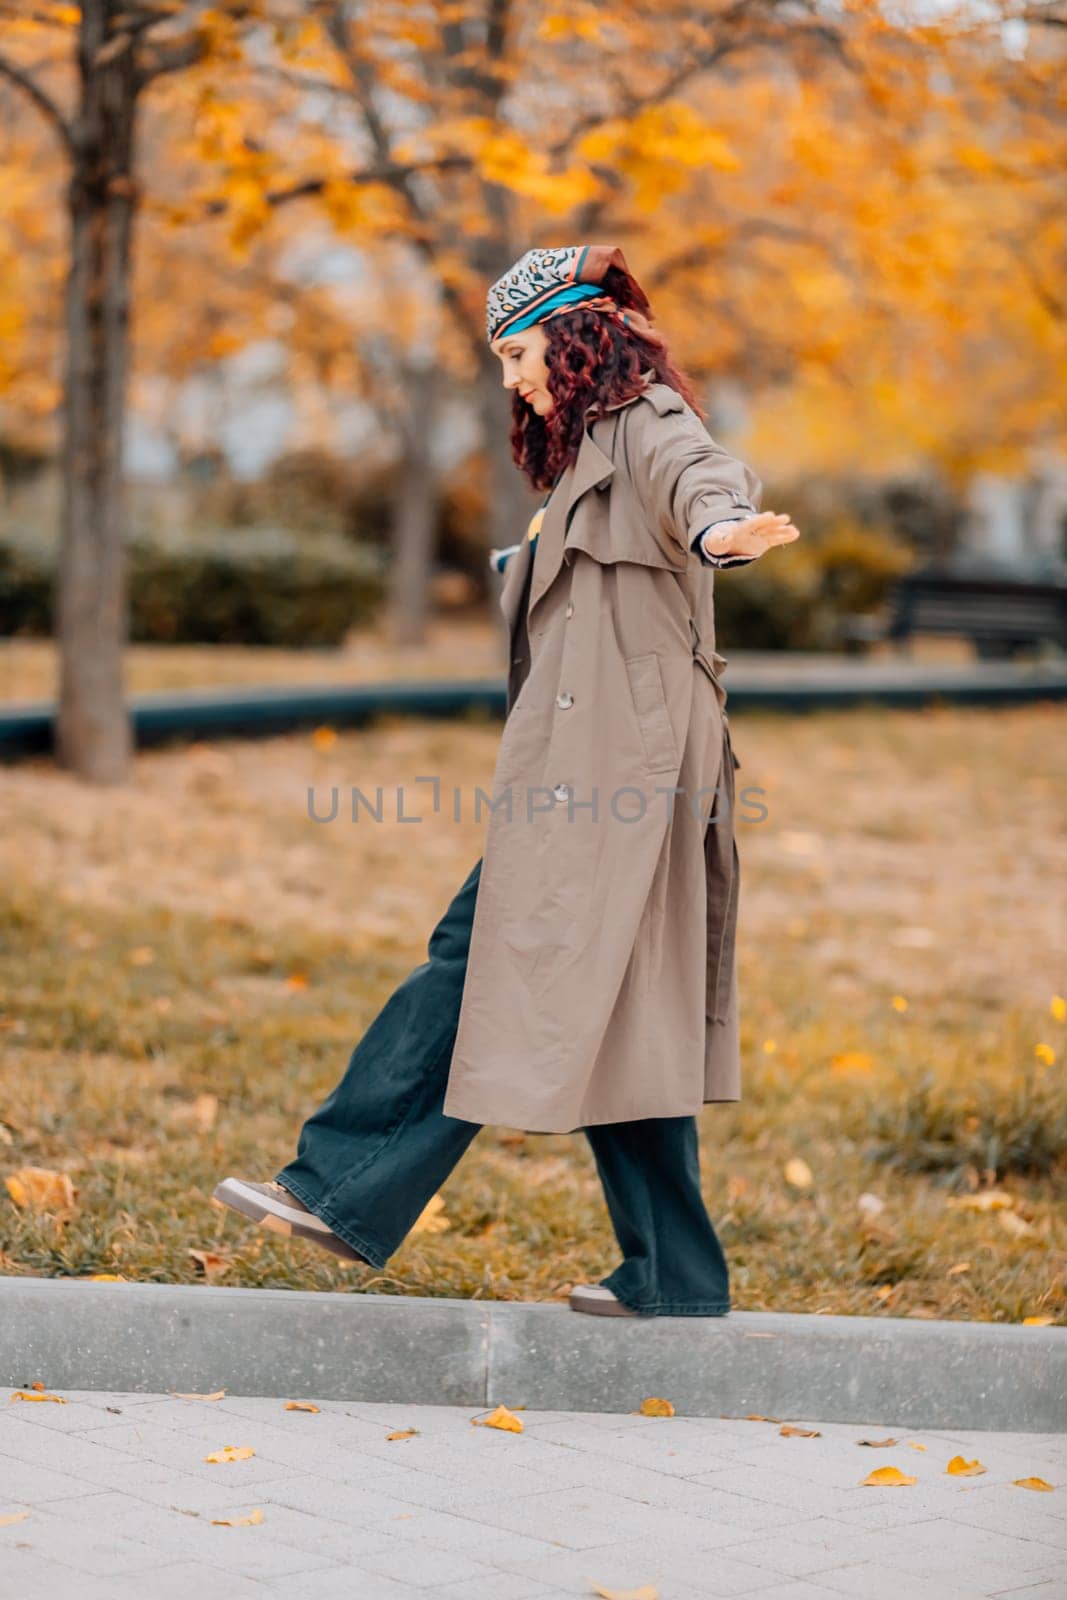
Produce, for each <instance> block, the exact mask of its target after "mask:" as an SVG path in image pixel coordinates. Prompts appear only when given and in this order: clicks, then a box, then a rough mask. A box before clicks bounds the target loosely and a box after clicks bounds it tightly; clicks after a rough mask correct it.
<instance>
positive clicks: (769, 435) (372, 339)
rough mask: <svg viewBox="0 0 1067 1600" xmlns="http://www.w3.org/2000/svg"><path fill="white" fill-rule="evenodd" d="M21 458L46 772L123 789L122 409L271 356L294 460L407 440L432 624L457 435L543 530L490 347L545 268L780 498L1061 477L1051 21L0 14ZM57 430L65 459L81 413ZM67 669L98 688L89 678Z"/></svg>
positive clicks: (3, 345) (835, 14) (404, 572)
mask: <svg viewBox="0 0 1067 1600" xmlns="http://www.w3.org/2000/svg"><path fill="white" fill-rule="evenodd" d="M0 24H2V40H3V43H2V48H0V117H2V118H3V122H4V133H5V138H4V144H3V154H2V156H0V163H2V178H3V181H2V183H0V328H2V330H3V335H4V337H3V340H2V341H0V351H2V353H0V433H2V434H3V435H4V437H5V438H6V439H7V440H8V441H16V442H17V443H18V445H19V447H20V448H25V449H38V450H40V449H59V451H60V452H61V456H62V467H63V472H64V492H63V497H62V510H61V520H62V528H61V534H62V541H63V552H64V553H63V556H62V558H61V562H60V574H59V605H58V612H59V623H58V628H59V637H60V642H61V650H62V656H63V661H64V667H63V671H62V675H61V685H60V720H59V731H60V741H59V745H60V749H59V754H60V759H61V761H62V762H63V763H64V764H66V765H69V766H71V767H72V768H74V769H75V770H77V771H79V772H81V773H82V774H83V775H85V776H87V777H92V778H95V779H96V780H98V781H118V780H121V778H122V776H123V774H124V772H125V771H126V765H127V761H128V755H129V748H130V746H129V738H128V728H127V725H126V722H125V715H124V711H123V699H122V672H121V655H122V645H123V627H124V623H123V616H124V603H125V602H124V577H125V575H124V566H123V557H122V533H123V527H124V519H125V500H124V495H123V485H122V473H121V461H122V443H123V437H124V425H125V418H126V413H127V408H128V406H132V407H133V408H134V409H135V410H136V411H137V412H138V413H139V414H141V415H143V416H145V417H146V418H151V419H155V420H157V421H160V420H163V421H166V419H168V418H169V417H170V416H171V415H172V413H173V412H174V410H175V407H176V405H177V401H178V397H179V395H180V392H181V387H182V385H183V384H185V383H187V382H188V381H189V380H191V379H194V378H196V377H197V376H198V375H203V374H205V373H207V372H211V371H213V370H215V369H217V368H218V367H219V366H220V365H224V364H225V363H226V361H227V360H228V358H231V357H233V356H235V355H236V354H238V353H240V352H242V351H245V350H247V349H249V348H251V347H253V346H255V345H256V344H257V343H258V342H259V341H264V340H269V341H273V342H274V343H275V344H276V345H277V347H278V348H279V349H280V350H281V351H282V352H283V354H284V363H285V372H284V377H285V380H286V381H287V383H288V384H289V385H290V387H291V391H292V393H293V394H294V396H296V397H297V402H298V405H299V413H300V415H299V425H300V433H301V438H302V440H303V441H304V442H305V443H313V444H314V445H316V446H318V447H322V448H326V449H332V450H336V451H338V452H340V453H343V451H344V448H345V446H344V442H343V439H342V438H341V437H340V436H339V434H338V430H337V422H336V411H335V408H336V405H337V402H338V400H339V399H340V398H345V399H350V398H351V397H353V396H360V397H363V398H365V399H366V400H367V401H368V402H369V403H370V405H371V406H372V408H373V410H374V413H375V415H376V417H377V419H378V421H379V424H380V427H381V429H382V430H383V432H384V434H385V435H386V436H387V437H389V438H390V439H392V440H393V441H394V442H395V447H396V452H397V454H398V456H399V461H400V470H399V471H398V473H397V474H396V480H395V481H396V485H397V487H396V492H395V503H394V505H393V516H392V527H393V552H392V554H393V560H392V564H391V579H390V581H391V584H392V590H391V604H392V611H393V615H394V617H395V621H396V628H397V634H398V637H399V638H400V639H401V640H404V639H410V638H415V637H418V633H419V629H420V627H421V625H422V621H423V618H424V617H425V614H426V609H427V603H428V600H427V597H428V592H429V571H430V566H431V560H432V556H433V545H434V538H435V529H436V527H437V525H438V516H437V508H438V503H439V500H440V496H441V491H442V465H441V462H440V460H439V459H438V457H437V456H436V455H435V452H434V449H433V441H434V439H435V437H436V436H437V435H438V433H439V431H440V428H441V425H442V418H443V416H444V415H445V412H446V410H447V407H448V406H449V405H451V404H452V403H453V402H454V400H455V399H456V397H457V395H458V396H460V397H461V398H463V399H465V400H466V402H467V404H468V408H469V410H470V411H471V413H472V415H473V417H474V419H475V421H476V423H477V433H478V436H479V437H480V440H481V451H480V456H479V457H478V462H479V470H481V471H483V472H484V483H483V489H484V504H485V506H486V508H487V510H486V518H485V521H486V527H485V537H486V542H487V543H489V542H495V543H498V544H502V543H507V542H509V540H510V538H511V537H512V536H513V529H514V527H515V525H516V523H517V522H518V520H519V519H520V518H521V516H522V513H523V509H524V507H525V505H526V492H525V489H524V486H523V484H522V482H521V480H520V479H519V476H518V474H517V473H516V472H515V470H514V467H513V465H512V463H511V460H510V455H509V451H508V445H507V410H506V405H505V398H504V396H503V395H502V393H501V389H500V374H499V369H498V365H497V362H496V360H495V357H493V356H492V355H491V354H490V353H489V352H488V350H487V347H486V344H485V339H484V328H483V306H484V293H485V289H486V286H487V284H488V283H489V282H490V281H491V280H492V279H493V278H494V277H495V276H496V275H497V274H498V273H499V272H500V271H502V270H503V269H504V268H505V267H506V266H507V265H508V264H509V263H510V262H511V261H512V260H513V259H514V258H515V257H516V256H517V255H518V254H520V253H521V252H522V250H524V249H525V248H527V247H528V246H529V245H530V244H531V243H560V242H566V241H574V240H587V239H591V238H600V239H610V240H617V241H620V242H622V243H623V244H624V246H625V248H626V251H627V255H628V259H629V261H630V263H631V265H632V266H633V268H634V270H635V271H636V272H637V274H638V276H639V277H640V279H641V281H642V282H643V283H644V284H645V285H646V287H647V288H648V290H649V292H650V294H651V297H652V301H653V306H654V309H655V312H656V314H657V320H658V322H659V323H660V325H661V326H663V327H664V328H665V329H666V330H667V331H668V332H669V334H670V337H671V339H672V343H673V346H674V350H675V353H676V356H677V359H678V360H679V362H680V363H681V365H683V366H684V367H685V368H686V369H687V370H688V371H689V372H690V373H691V374H692V375H693V376H694V378H696V379H697V380H698V381H699V382H700V383H701V384H702V385H703V386H705V387H708V386H710V385H712V384H713V382H714V384H715V385H718V386H719V387H718V389H717V390H716V393H723V394H726V395H727V396H728V395H729V394H730V392H731V391H730V383H731V380H732V382H733V385H735V386H736V387H737V388H738V389H740V390H743V392H744V394H745V397H746V401H747V403H748V406H749V408H750V411H749V427H748V432H747V434H746V438H745V445H744V449H745V453H746V454H747V455H748V457H749V458H750V459H752V460H753V461H754V462H756V463H758V466H759V469H760V471H761V475H762V476H763V477H764V478H765V479H769V478H772V477H777V476H779V475H782V476H789V475H792V476H794V477H799V476H801V475H806V476H809V477H810V476H811V475H813V474H825V475H830V474H834V473H838V472H841V471H843V470H848V471H849V472H853V473H854V472H862V473H865V474H868V475H870V476H872V477H876V476H879V475H884V474H887V473H892V472H897V471H901V470H904V469H908V468H912V467H915V466H918V467H920V468H926V469H930V470H931V471H934V472H936V473H938V474H939V475H942V476H943V477H944V478H945V479H947V480H948V481H949V482H951V483H954V484H961V483H963V482H964V481H965V480H966V479H967V478H968V476H969V475H970V474H971V473H973V472H974V471H975V470H976V469H978V468H980V467H987V468H993V469H1005V468H1010V467H1011V466H1012V465H1013V464H1017V463H1018V462H1020V461H1022V460H1023V459H1025V457H1026V455H1027V453H1028V452H1029V451H1032V450H1033V449H1034V448H1035V447H1040V448H1044V447H1047V448H1049V449H1053V450H1059V449H1062V447H1063V444H1064V435H1065V431H1067V427H1065V415H1064V407H1063V399H1062V397H1063V394H1064V392H1065V380H1067V336H1065V327H1067V318H1065V309H1067V286H1065V275H1064V260H1065V255H1067V195H1065V189H1067V115H1065V113H1067V73H1065V72H1064V60H1065V56H1067V25H1065V24H1067V17H1065V14H1064V12H1063V10H1062V6H1057V4H1040V3H1039V4H1026V3H1022V0H989V3H988V4H986V5H984V6H983V7H982V8H981V9H980V10H978V9H976V8H975V7H973V6H971V5H964V4H960V5H953V4H948V5H944V6H939V7H938V8H937V9H936V11H935V10H934V9H932V8H930V7H928V6H909V5H908V4H904V5H902V6H897V7H894V8H892V9H891V10H889V9H887V8H885V7H882V6H880V5H878V4H876V3H875V0H843V3H840V4H838V5H836V6H834V7H823V8H819V9H816V8H810V9H806V8H801V7H798V6H796V5H795V4H794V3H792V0H761V3H760V4H759V5H758V6H746V7H738V6H735V5H732V4H727V3H726V0H698V3H697V4H692V3H674V0H666V3H664V0H654V3H653V0H614V3H612V4H596V5H594V4H592V3H590V0H568V3H560V4H555V3H551V4H550V3H538V0H420V3H412V0H371V3H369V4H361V5H356V4H352V3H350V0H222V3H219V4H215V5H206V4H199V3H189V4H184V3H178V0H86V3H85V4H84V5H83V6H82V7H81V8H79V7H78V6H75V5H71V4H65V3H57V0H0ZM60 421H62V422H63V424H64V431H63V434H62V437H60V434H59V431H58V423H59V422H60ZM75 660H77V661H78V662H79V663H80V670H79V671H77V672H76V671H75V670H74V667H73V662H74V661H75Z"/></svg>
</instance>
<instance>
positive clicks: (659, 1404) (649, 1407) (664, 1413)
mask: <svg viewBox="0 0 1067 1600" xmlns="http://www.w3.org/2000/svg"><path fill="white" fill-rule="evenodd" d="M638 1413H639V1415H640V1416H642V1417H673V1416H674V1407H673V1406H672V1404H671V1402H670V1401H669V1400H662V1399H661V1398H660V1396H659V1395H649V1397H648V1399H647V1400H642V1401H641V1404H640V1406H639V1408H638Z"/></svg>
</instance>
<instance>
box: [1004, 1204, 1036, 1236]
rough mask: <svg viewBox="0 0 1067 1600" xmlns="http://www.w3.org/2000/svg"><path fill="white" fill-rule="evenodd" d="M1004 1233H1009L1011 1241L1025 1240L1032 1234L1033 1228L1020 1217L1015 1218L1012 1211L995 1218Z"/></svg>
mask: <svg viewBox="0 0 1067 1600" xmlns="http://www.w3.org/2000/svg"><path fill="white" fill-rule="evenodd" d="M997 1221H998V1222H999V1223H1000V1226H1001V1227H1002V1228H1003V1229H1004V1231H1005V1233H1010V1234H1011V1236H1012V1238H1013V1239H1022V1238H1025V1237H1026V1235H1027V1234H1031V1233H1033V1231H1034V1230H1033V1228H1032V1227H1031V1226H1030V1224H1029V1223H1028V1222H1026V1221H1024V1219H1023V1218H1022V1217H1017V1216H1016V1215H1015V1212H1014V1211H1002V1212H1001V1213H1000V1215H999V1217H998V1218H997Z"/></svg>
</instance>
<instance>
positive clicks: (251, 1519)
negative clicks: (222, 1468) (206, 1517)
mask: <svg viewBox="0 0 1067 1600" xmlns="http://www.w3.org/2000/svg"><path fill="white" fill-rule="evenodd" d="M208 1459H209V1460H210V1459H211V1458H210V1456H209V1457H208ZM262 1521H263V1507H262V1506H257V1507H256V1509H255V1510H254V1511H253V1512H252V1513H251V1514H250V1515H249V1516H247V1517H212V1519H211V1526H212V1527H213V1528H251V1527H254V1526H255V1524H256V1523H257V1522H262Z"/></svg>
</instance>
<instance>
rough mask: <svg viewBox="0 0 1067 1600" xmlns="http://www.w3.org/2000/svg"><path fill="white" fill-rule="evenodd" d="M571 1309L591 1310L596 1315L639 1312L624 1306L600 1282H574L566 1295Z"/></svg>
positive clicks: (613, 1315) (632, 1315) (619, 1315)
mask: <svg viewBox="0 0 1067 1600" xmlns="http://www.w3.org/2000/svg"><path fill="white" fill-rule="evenodd" d="M568 1301H569V1304H570V1308H571V1310H572V1311H591V1312H592V1313H593V1315H594V1316H598V1317H636V1316H640V1312H638V1311H634V1310H633V1308H632V1307H631V1306H624V1305H623V1303H622V1301H621V1300H619V1299H617V1298H616V1296H615V1294H614V1293H613V1292H612V1290H611V1289H609V1288H607V1287H606V1286H605V1285H604V1284H602V1283H576V1284H575V1286H574V1288H573V1289H572V1290H571V1292H570V1295H569V1296H568Z"/></svg>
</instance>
